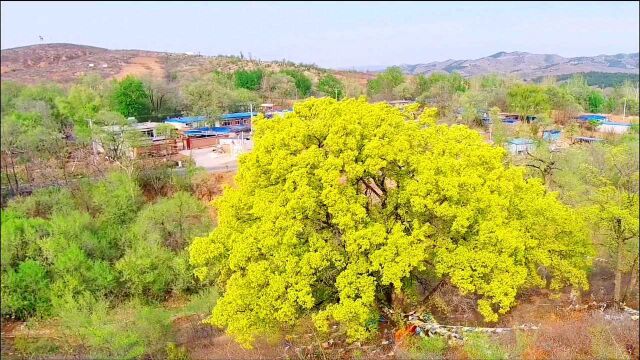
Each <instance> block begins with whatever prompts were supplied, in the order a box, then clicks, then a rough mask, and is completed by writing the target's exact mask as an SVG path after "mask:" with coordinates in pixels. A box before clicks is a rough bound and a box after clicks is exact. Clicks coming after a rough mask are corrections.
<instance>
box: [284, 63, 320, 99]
mask: <svg viewBox="0 0 640 360" xmlns="http://www.w3.org/2000/svg"><path fill="white" fill-rule="evenodd" d="M281 72H282V73H283V74H286V75H289V76H291V77H292V78H293V80H294V83H295V86H296V89H297V90H298V94H300V96H301V97H307V96H309V95H310V94H311V86H312V83H311V79H309V78H308V77H307V76H306V75H305V74H304V73H302V72H301V71H298V70H294V69H287V70H282V71H281Z"/></svg>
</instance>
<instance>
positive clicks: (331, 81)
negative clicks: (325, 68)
mask: <svg viewBox="0 0 640 360" xmlns="http://www.w3.org/2000/svg"><path fill="white" fill-rule="evenodd" d="M318 91H319V92H321V93H323V94H324V95H326V96H329V97H332V98H336V99H337V100H340V99H342V97H343V96H344V84H343V83H342V82H341V81H340V80H338V78H337V77H335V76H334V75H333V74H326V75H324V76H323V77H322V78H320V80H319V81H318Z"/></svg>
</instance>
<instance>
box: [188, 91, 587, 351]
mask: <svg viewBox="0 0 640 360" xmlns="http://www.w3.org/2000/svg"><path fill="white" fill-rule="evenodd" d="M412 118H413V117H412V115H410V114H409V113H403V112H401V111H399V110H397V109H393V108H391V107H389V106H388V105H381V104H379V105H371V104H368V103H367V102H366V101H365V100H364V99H360V100H345V101H342V102H336V101H335V100H332V99H319V100H309V101H306V102H304V103H300V104H297V105H296V108H295V111H294V112H293V113H291V114H288V115H287V116H286V117H284V118H280V119H273V120H270V121H266V120H260V119H258V120H256V130H255V140H254V141H255V145H254V149H253V151H252V152H251V153H249V154H246V155H244V156H243V158H242V159H241V167H240V170H239V173H238V176H237V183H238V187H237V188H234V189H229V190H227V192H225V194H224V195H223V196H222V197H221V198H220V199H219V200H218V201H217V206H218V210H219V224H218V227H217V228H216V230H215V231H214V232H213V233H211V235H210V236H208V237H202V238H196V240H195V241H194V243H193V245H191V248H190V256H191V262H192V263H193V264H194V265H195V266H197V267H198V268H197V270H196V273H197V274H198V276H199V277H200V278H201V279H214V280H215V281H216V282H217V283H218V284H219V285H220V286H221V287H222V288H223V289H224V294H223V296H222V298H221V299H220V300H219V302H218V305H217V306H216V307H215V308H214V310H213V317H212V320H211V321H212V323H214V324H216V325H220V326H225V327H227V330H228V332H229V333H230V334H232V335H233V336H234V337H236V338H237V339H238V340H239V341H241V342H242V343H244V344H249V343H250V342H251V340H252V339H253V338H254V336H255V335H257V334H260V333H264V332H267V331H270V330H272V329H274V328H277V327H279V326H281V325H283V324H292V323H294V322H295V321H296V320H297V319H298V318H300V317H301V316H303V315H304V314H307V313H309V312H311V313H312V314H313V316H314V320H315V323H316V325H317V326H318V328H319V329H321V330H327V329H328V326H329V321H331V320H335V321H337V322H339V323H341V324H343V325H344V326H346V329H347V334H348V336H349V338H351V339H352V340H356V339H363V338H365V337H367V335H368V334H369V332H370V331H371V329H370V328H369V327H368V325H367V324H369V323H370V320H371V319H377V317H378V316H379V315H378V314H379V312H380V311H382V309H383V308H385V307H394V306H395V305H396V304H394V301H393V299H394V298H398V297H402V294H403V293H404V292H407V291H410V289H411V288H412V287H414V286H416V282H417V281H418V280H419V279H422V280H431V281H434V282H435V281H438V280H439V279H444V278H447V279H448V280H449V281H450V282H451V283H452V284H453V285H455V286H457V287H458V288H459V289H460V290H461V291H462V292H464V293H474V294H477V295H478V296H480V300H479V301H478V306H479V311H480V312H481V313H482V314H483V315H484V317H485V318H486V319H487V320H488V321H496V320H497V319H498V314H504V313H506V312H507V311H508V310H509V309H510V308H511V307H512V306H514V304H515V302H516V295H517V294H518V292H519V291H521V290H522V289H525V288H529V287H540V286H545V285H550V287H551V288H552V289H559V288H561V287H563V286H565V285H573V286H576V287H578V288H587V287H588V282H587V277H586V275H587V274H586V271H587V269H588V268H589V264H590V262H591V259H590V256H591V255H592V252H591V246H590V243H589V240H588V237H587V234H586V232H585V227H584V225H583V224H582V222H581V221H580V220H579V219H578V218H576V217H575V216H574V214H573V213H572V211H571V210H570V209H569V208H567V207H566V206H564V205H562V204H561V203H560V202H559V201H558V199H557V197H556V195H555V194H553V193H547V192H546V191H545V189H544V186H543V185H542V184H541V183H540V182H539V181H538V180H536V179H531V180H527V179H525V178H524V176H523V175H524V174H523V171H522V169H520V168H517V167H510V166H505V165H504V158H505V154H504V151H503V150H502V149H500V148H495V147H491V146H490V145H488V144H486V143H485V142H484V141H483V140H482V138H481V137H480V136H479V135H478V134H477V133H476V132H474V131H472V130H470V129H468V128H466V127H463V126H451V127H450V126H447V125H435V118H434V111H425V113H424V114H423V115H422V116H421V117H420V118H419V120H411V119H412ZM408 120H409V121H408ZM540 268H544V269H546V274H547V275H546V276H548V277H549V278H545V277H543V276H541V274H540V273H539V271H538V269H540Z"/></svg>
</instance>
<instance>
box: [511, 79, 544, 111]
mask: <svg viewBox="0 0 640 360" xmlns="http://www.w3.org/2000/svg"><path fill="white" fill-rule="evenodd" d="M507 101H508V103H509V109H510V111H513V112H515V113H517V114H518V115H520V116H521V117H522V118H525V117H526V116H527V115H538V114H543V113H546V112H548V111H549V110H551V105H550V103H549V96H548V95H547V94H546V93H545V91H544V90H543V89H542V88H541V87H539V86H536V85H516V86H514V87H512V88H511V89H510V90H509V92H508V93H507Z"/></svg>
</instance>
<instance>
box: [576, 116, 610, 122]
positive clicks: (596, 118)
mask: <svg viewBox="0 0 640 360" xmlns="http://www.w3.org/2000/svg"><path fill="white" fill-rule="evenodd" d="M608 120H609V119H608V118H607V117H606V116H604V115H596V114H586V115H580V116H578V121H597V122H604V121H608Z"/></svg>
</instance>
